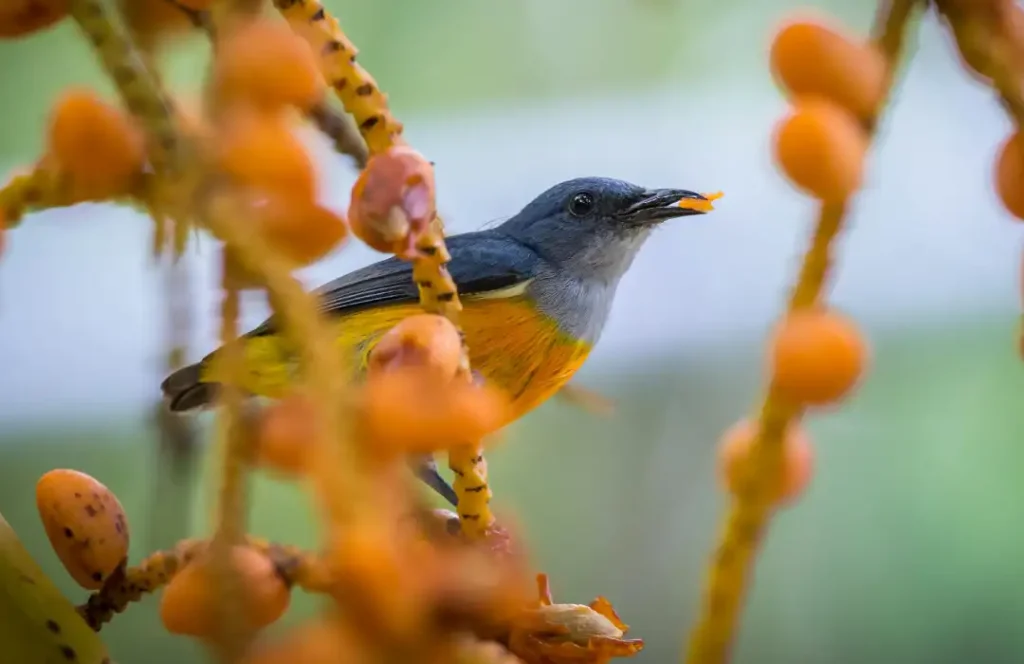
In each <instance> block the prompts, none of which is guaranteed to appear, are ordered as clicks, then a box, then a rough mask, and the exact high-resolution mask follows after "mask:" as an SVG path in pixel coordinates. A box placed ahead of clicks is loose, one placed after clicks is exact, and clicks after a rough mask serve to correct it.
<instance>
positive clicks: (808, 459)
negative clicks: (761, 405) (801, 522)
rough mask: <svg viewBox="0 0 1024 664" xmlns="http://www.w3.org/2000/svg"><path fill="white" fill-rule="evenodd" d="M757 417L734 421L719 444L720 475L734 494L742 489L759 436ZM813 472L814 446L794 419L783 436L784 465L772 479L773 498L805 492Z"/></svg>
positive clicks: (789, 497)
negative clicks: (751, 451)
mask: <svg viewBox="0 0 1024 664" xmlns="http://www.w3.org/2000/svg"><path fill="white" fill-rule="evenodd" d="M757 427H758V423H757V421H756V420H743V421H741V422H738V423H736V424H734V425H733V426H732V427H731V428H730V429H729V430H728V431H726V432H725V434H724V435H723V436H722V439H721V441H720V442H719V445H718V471H719V479H720V480H721V482H722V483H723V485H724V486H725V488H726V489H727V490H728V491H730V492H731V493H733V494H739V493H741V492H742V489H743V487H742V482H743V477H744V474H745V473H746V472H747V464H748V463H749V461H750V450H751V449H752V447H753V445H754V441H755V440H756V439H757V433H758V432H757ZM813 473H814V447H813V446H812V445H811V442H810V439H809V438H808V437H807V434H806V433H805V432H804V430H803V428H802V427H800V425H799V424H798V423H791V424H790V425H789V427H788V428H787V429H786V433H785V436H784V438H783V440H782V465H781V467H780V468H779V476H778V477H777V478H776V479H775V480H774V482H773V485H774V486H773V488H772V489H771V493H770V494H769V495H770V497H771V498H770V499H771V500H772V501H773V502H776V503H786V502H789V501H791V500H793V499H794V498H796V497H798V496H799V495H800V494H802V493H803V492H804V491H805V490H806V489H807V485H808V484H810V481H811V476H812V475H813Z"/></svg>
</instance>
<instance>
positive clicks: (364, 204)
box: [348, 146, 436, 259]
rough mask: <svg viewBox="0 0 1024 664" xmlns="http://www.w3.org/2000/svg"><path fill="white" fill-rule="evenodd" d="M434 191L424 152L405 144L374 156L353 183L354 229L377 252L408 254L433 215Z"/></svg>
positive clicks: (351, 220)
mask: <svg viewBox="0 0 1024 664" xmlns="http://www.w3.org/2000/svg"><path fill="white" fill-rule="evenodd" d="M434 196H435V192H434V167H433V166H431V165H430V162H429V161H427V160H426V159H425V158H424V157H423V155H421V154H420V153H418V152H416V151H415V150H413V149H412V148H409V147H406V146H395V147H392V148H391V149H389V150H387V151H386V152H382V153H380V154H376V155H373V156H371V157H370V160H369V162H367V164H366V168H364V169H363V171H362V173H360V174H359V178H358V179H357V180H356V183H355V186H353V187H352V201H351V204H350V205H349V209H348V216H349V224H350V225H351V226H352V232H353V233H354V234H355V235H356V237H358V238H359V239H360V240H362V241H363V242H365V243H366V244H367V245H369V246H370V247H372V248H373V249H376V250H377V251H381V252H384V253H393V254H396V255H398V256H399V257H401V258H405V259H411V258H413V257H415V255H416V252H415V244H416V241H417V240H418V239H419V237H420V235H422V234H423V232H425V231H426V230H427V229H428V228H429V225H430V222H431V221H433V219H434V216H435V214H436V209H435V201H434Z"/></svg>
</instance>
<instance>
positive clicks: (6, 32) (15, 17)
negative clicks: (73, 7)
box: [0, 0, 68, 39]
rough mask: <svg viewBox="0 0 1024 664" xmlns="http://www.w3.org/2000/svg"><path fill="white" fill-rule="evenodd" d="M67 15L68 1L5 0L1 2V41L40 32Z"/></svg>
mask: <svg viewBox="0 0 1024 664" xmlns="http://www.w3.org/2000/svg"><path fill="white" fill-rule="evenodd" d="M67 14H68V0H3V2H0V39H11V38H14V37H23V36H25V35H28V34H31V33H33V32H38V31H40V30H43V29H45V28H48V27H50V26H51V25H53V24H55V23H57V22H58V21H60V20H61V19H63V18H64V17H65V16H67Z"/></svg>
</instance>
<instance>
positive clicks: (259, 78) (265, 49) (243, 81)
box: [214, 19, 325, 110]
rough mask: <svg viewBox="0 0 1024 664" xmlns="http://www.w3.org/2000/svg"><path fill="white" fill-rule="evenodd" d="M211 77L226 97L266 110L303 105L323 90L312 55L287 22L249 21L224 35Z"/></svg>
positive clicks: (312, 100) (313, 101)
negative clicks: (212, 76)
mask: <svg viewBox="0 0 1024 664" xmlns="http://www.w3.org/2000/svg"><path fill="white" fill-rule="evenodd" d="M214 77H215V81H216V91H217V94H218V95H223V97H222V98H223V99H224V100H225V101H229V102H234V101H246V102H249V103H252V104H255V105H256V106H258V107H261V108H265V109H271V110H272V109H277V108H280V107H282V106H296V107H298V108H301V109H303V110H305V109H309V108H310V107H312V106H313V105H314V104H316V103H317V102H318V101H319V100H320V99H321V98H322V97H323V94H324V89H325V85H324V80H323V76H322V75H321V73H320V68H319V65H318V63H317V59H316V56H315V55H314V54H313V51H312V50H311V49H310V47H309V44H307V43H306V40H304V39H303V38H302V37H300V36H299V35H297V34H295V33H294V32H293V31H292V30H291V28H289V27H288V25H287V24H286V23H283V22H277V21H271V20H268V19H256V20H252V21H247V22H246V23H244V24H243V25H241V26H240V27H238V28H237V29H235V30H232V31H231V32H230V33H229V34H228V35H227V36H226V37H225V38H224V41H223V43H222V44H221V45H220V48H219V49H218V52H217V57H216V62H215V65H214Z"/></svg>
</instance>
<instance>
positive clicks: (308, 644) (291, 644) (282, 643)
mask: <svg viewBox="0 0 1024 664" xmlns="http://www.w3.org/2000/svg"><path fill="white" fill-rule="evenodd" d="M370 661H372V660H371V658H370V656H369V655H368V654H367V653H366V652H365V650H364V649H363V648H362V647H361V646H360V645H359V642H358V640H357V639H356V637H355V635H354V634H352V633H350V632H349V631H348V630H347V629H346V627H345V626H344V624H343V623H341V622H340V621H337V620H329V619H323V618H319V619H316V620H314V621H312V622H308V623H305V624H303V625H300V626H298V627H295V628H292V630H291V631H289V632H287V633H286V634H285V635H284V636H283V637H282V638H279V639H275V641H274V642H272V643H268V644H266V645H262V646H260V647H257V648H256V649H255V650H254V652H253V653H252V654H250V655H248V656H246V657H245V658H244V659H243V660H242V662H243V664H336V663H343V664H368V663H369V662H370Z"/></svg>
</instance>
